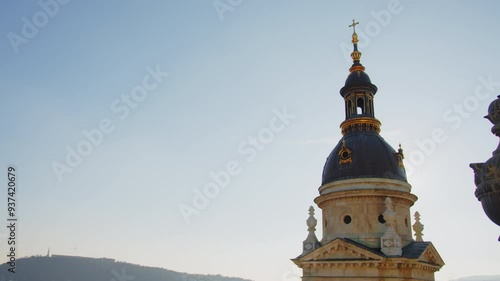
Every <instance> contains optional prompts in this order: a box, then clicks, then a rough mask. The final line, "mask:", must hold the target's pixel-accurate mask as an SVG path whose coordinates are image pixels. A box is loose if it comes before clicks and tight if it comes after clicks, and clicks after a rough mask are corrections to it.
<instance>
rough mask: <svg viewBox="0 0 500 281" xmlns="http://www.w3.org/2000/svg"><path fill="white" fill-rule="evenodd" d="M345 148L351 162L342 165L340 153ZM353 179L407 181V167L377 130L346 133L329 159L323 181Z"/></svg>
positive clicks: (324, 170) (324, 182)
mask: <svg viewBox="0 0 500 281" xmlns="http://www.w3.org/2000/svg"><path fill="white" fill-rule="evenodd" d="M344 141H345V143H343V142H344ZM343 147H345V148H346V149H348V150H349V151H350V158H351V162H347V163H343V164H340V160H341V159H340V156H339V152H340V151H341V150H342V149H343ZM353 178H387V179H395V180H401V181H404V182H406V181H407V180H406V172H405V170H404V168H403V167H401V166H399V165H398V160H397V157H396V151H395V150H394V149H393V148H392V147H391V146H390V145H389V144H388V143H387V142H386V141H385V140H384V139H383V138H382V137H381V136H380V135H379V134H377V133H375V132H359V133H353V134H348V135H346V136H344V137H343V138H342V139H341V140H340V141H339V143H338V144H337V146H335V148H334V149H333V151H332V152H331V153H330V155H329V156H328V158H327V160H326V163H325V167H324V169H323V182H322V184H326V183H330V182H334V181H338V180H345V179H353Z"/></svg>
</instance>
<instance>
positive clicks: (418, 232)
mask: <svg viewBox="0 0 500 281" xmlns="http://www.w3.org/2000/svg"><path fill="white" fill-rule="evenodd" d="M413 231H415V234H414V235H415V241H417V242H423V241H424V240H423V239H422V236H424V234H423V233H422V231H424V225H423V224H422V223H420V213H419V212H415V223H414V224H413Z"/></svg>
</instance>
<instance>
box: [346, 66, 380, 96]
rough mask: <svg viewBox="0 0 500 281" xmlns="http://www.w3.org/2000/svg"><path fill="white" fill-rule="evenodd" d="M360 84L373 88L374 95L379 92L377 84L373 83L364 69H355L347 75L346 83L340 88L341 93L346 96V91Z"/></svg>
mask: <svg viewBox="0 0 500 281" xmlns="http://www.w3.org/2000/svg"><path fill="white" fill-rule="evenodd" d="M359 86H364V87H368V88H370V89H371V90H372V92H373V95H375V93H377V90H378V89H377V86H375V85H373V84H372V81H371V80H370V76H368V74H366V72H364V71H353V72H351V73H350V74H349V76H347V79H346V80H345V85H344V87H342V89H340V94H341V95H342V96H344V94H345V92H346V91H347V90H348V89H349V88H352V87H359Z"/></svg>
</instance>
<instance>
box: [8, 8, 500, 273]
mask: <svg viewBox="0 0 500 281" xmlns="http://www.w3.org/2000/svg"><path fill="white" fill-rule="evenodd" d="M42 2H44V3H45V2H46V1H42ZM49 2H50V1H49ZM61 2H62V1H61ZM214 3H218V2H213V1H141V2H139V1H125V2H123V1H106V2H104V3H103V2H102V1H75V0H73V1H70V2H69V3H67V4H64V5H63V4H60V5H59V10H58V11H57V13H54V16H53V17H50V18H49V20H48V22H47V24H46V25H44V26H42V27H40V28H38V31H37V32H36V34H35V35H34V36H32V38H28V39H26V40H27V43H26V44H21V45H19V46H18V53H16V52H15V48H14V47H13V46H12V44H11V42H10V41H9V34H10V33H15V34H17V35H19V36H21V35H22V29H23V25H24V22H23V17H25V18H27V19H28V20H29V21H33V16H34V15H36V14H37V13H39V11H43V10H42V8H41V6H40V5H39V4H38V3H37V2H36V1H32V2H28V1H25V2H23V3H19V2H17V1H8V2H5V3H3V4H1V6H2V7H1V8H0V34H1V35H2V37H1V38H2V39H1V40H0V61H1V62H2V63H1V64H0V93H1V95H2V102H1V103H0V120H2V122H0V129H1V131H2V132H3V136H4V137H2V138H1V140H0V145H1V147H2V157H1V159H2V160H1V161H0V163H1V165H3V167H6V166H7V165H8V164H10V163H13V164H15V165H17V167H18V168H19V186H20V187H19V193H18V201H19V213H18V214H19V218H20V228H19V233H18V236H19V253H18V254H19V255H20V256H29V255H35V254H45V253H46V252H47V249H48V248H49V247H50V248H51V252H52V253H57V254H72V255H82V256H91V257H110V258H115V259H117V260H123V261H128V262H132V263H138V264H143V265H151V266H160V267H165V268H168V269H172V270H177V271H186V272H190V273H204V274H208V273H213V274H223V275H231V276H239V277H244V278H250V279H254V280H256V281H271V280H286V281H291V280H292V279H293V280H295V279H294V278H295V277H294V275H293V274H294V272H295V271H293V270H292V269H293V267H294V266H293V265H292V263H291V262H290V261H289V259H290V258H293V257H295V256H297V255H299V254H300V253H301V245H302V244H301V243H302V241H303V240H304V239H305V237H306V235H307V231H306V229H307V227H306V225H305V219H306V218H307V209H308V207H309V206H310V205H311V204H313V199H314V198H315V197H316V196H317V195H318V191H317V188H318V187H319V185H320V183H321V173H322V168H323V165H324V162H325V159H326V157H327V156H328V154H329V153H330V151H331V149H333V147H334V146H335V144H336V143H337V141H338V140H339V139H340V137H341V134H340V129H339V124H340V123H341V122H342V121H343V120H344V105H343V101H342V98H341V97H340V95H339V93H338V92H339V90H340V88H341V87H342V86H343V83H344V81H345V78H346V77H347V74H348V68H349V67H350V65H351V62H350V61H348V60H347V59H346V57H345V53H344V52H343V48H342V46H345V44H350V36H351V33H352V31H351V30H350V29H349V28H348V27H347V26H348V25H349V24H350V23H351V21H352V19H353V18H355V19H356V20H357V21H359V22H360V25H359V26H358V30H359V32H358V33H359V34H360V51H361V52H362V53H363V57H362V63H363V64H364V65H365V67H366V71H367V73H368V74H369V75H370V77H371V79H372V82H373V83H374V84H375V85H377V86H378V88H379V92H378V93H377V95H376V98H375V114H376V117H377V118H378V119H379V120H381V122H382V136H383V137H384V138H385V139H386V140H387V141H388V142H389V143H390V144H391V145H392V146H393V147H396V146H397V145H398V143H400V142H401V143H402V145H403V148H404V150H405V154H406V156H407V159H406V162H405V163H406V165H407V167H409V166H410V165H412V164H413V166H415V168H414V169H413V172H412V173H411V174H410V175H409V182H410V184H412V185H413V193H414V194H416V195H417V196H419V201H417V203H416V205H415V206H414V207H413V208H412V212H414V211H416V210H418V211H419V212H420V213H421V215H422V223H423V224H424V225H425V230H424V235H425V236H424V239H426V240H430V241H432V242H433V243H434V245H435V246H436V248H437V249H438V250H439V252H440V253H441V255H442V257H443V259H444V260H445V262H446V263H447V264H446V266H445V267H444V268H443V269H442V270H441V272H439V273H438V274H437V275H436V277H437V280H439V281H444V280H449V279H453V278H459V277H463V276H467V275H475V274H483V275H484V274H500V272H499V269H498V268H497V266H498V264H499V262H500V258H499V256H498V252H499V250H500V245H499V243H498V242H497V241H496V238H497V237H498V235H499V234H500V229H499V228H498V227H497V226H495V225H494V224H493V223H492V222H490V221H489V220H488V219H487V218H486V216H485V215H484V213H483V211H482V209H481V206H480V203H479V202H478V201H477V200H476V199H475V197H474V194H473V192H474V189H475V186H474V183H473V173H472V170H471V169H470V168H469V167H468V165H469V163H471V162H483V161H485V160H486V159H488V158H489V157H490V155H491V151H493V150H494V149H495V147H496V144H497V140H496V137H494V136H493V135H492V134H491V133H490V127H491V124H489V122H488V121H487V120H486V119H483V118H482V117H483V116H484V115H485V114H486V110H487V107H488V104H489V103H490V101H492V100H493V99H494V98H495V97H496V95H497V94H498V93H499V92H500V73H499V71H498V65H499V62H500V55H498V54H496V49H497V48H498V46H500V40H499V39H498V36H497V33H498V30H499V28H500V20H499V19H498V11H499V8H500V4H499V3H497V2H496V1H474V2H472V1H440V2H438V3H436V2H435V1H434V2H432V1H410V0H401V1H399V5H397V6H396V8H392V10H394V9H396V13H392V14H391V18H390V20H387V19H386V20H385V21H380V20H379V21H377V15H380V11H382V10H384V11H386V12H385V13H390V12H387V11H389V10H390V9H389V8H388V5H389V6H390V5H392V4H391V3H393V1H356V2H354V1H313V2H311V1H300V0H288V1H245V0H243V1H241V4H239V5H237V6H235V7H233V8H232V10H231V11H227V12H225V13H224V14H223V15H222V16H221V17H219V15H218V14H217V12H216V10H215V9H214ZM221 3H226V1H225V0H221ZM232 3H238V2H237V1H234V2H232ZM383 13H384V12H383ZM221 18H222V20H221ZM377 27H378V28H379V29H376V28H377ZM370 28H372V29H370ZM373 28H374V29H373ZM362 34H367V35H365V36H362ZM148 66H149V67H151V68H153V69H154V68H156V67H157V66H158V67H159V68H160V69H161V71H164V72H168V73H169V75H168V77H166V78H164V79H163V81H161V83H159V84H158V86H157V87H156V88H154V90H151V91H149V92H148V94H147V96H146V97H145V98H144V100H143V101H141V102H139V103H138V106H137V108H135V109H131V111H130V114H129V115H128V116H127V117H126V118H124V119H123V120H121V119H120V118H119V116H120V114H117V113H116V111H114V110H113V109H112V104H113V102H114V101H115V100H117V99H118V100H119V99H120V98H121V96H122V95H130V93H131V90H132V89H133V88H134V87H136V86H138V85H142V83H143V82H142V81H143V78H144V77H145V76H146V75H148V71H147V70H146V68H147V67H148ZM481 77H484V79H486V80H488V77H491V78H490V79H491V80H492V81H495V82H494V83H493V84H494V85H493V89H492V90H491V91H488V90H487V89H486V88H484V89H483V90H482V91H481V93H482V94H483V95H484V96H485V98H484V99H481V100H479V99H477V98H476V99H475V101H477V104H473V102H474V98H473V97H474V91H475V89H476V87H477V86H478V85H481V81H482V80H481V79H482V78H481ZM496 81H498V83H497V82H496ZM495 83H496V84H495ZM464 101H468V102H472V103H471V104H470V105H469V107H468V108H469V109H470V110H469V111H468V112H466V113H467V114H466V115H463V116H462V117H458V116H460V115H458V113H456V112H455V111H456V109H455V107H454V105H457V104H463V103H464ZM123 104H124V103H120V105H123ZM285 107H286V109H287V112H289V113H290V114H293V115H295V118H294V119H293V120H291V121H290V122H289V124H288V125H286V126H285V128H284V129H283V131H281V132H277V133H275V135H274V138H272V140H271V141H270V142H269V143H268V144H266V145H265V148H264V149H263V150H262V151H258V152H257V153H256V156H255V159H251V161H247V158H248V154H242V153H240V152H239V151H238V147H239V146H240V145H241V144H242V143H243V142H245V141H247V139H248V137H249V136H255V135H257V134H258V133H259V132H260V131H261V130H262V129H264V128H267V127H269V122H270V121H271V120H272V119H273V118H274V117H273V116H275V113H273V110H278V111H282V110H283V108H285ZM443 115H445V116H446V117H443ZM106 118H108V119H109V120H111V122H112V124H113V125H114V126H115V129H114V131H113V132H111V133H109V134H104V138H103V140H102V142H101V143H100V144H99V145H98V146H94V147H93V150H92V152H91V153H90V154H89V155H88V156H86V157H83V160H82V162H81V164H79V165H78V166H77V167H75V168H74V171H73V172H71V173H66V174H64V175H63V181H62V183H61V182H59V181H58V178H57V176H56V175H55V173H54V171H53V168H52V164H53V163H54V161H57V162H60V163H64V162H65V157H66V154H67V151H66V149H65V148H66V147H67V146H69V147H71V148H73V149H76V146H77V145H78V144H79V143H80V142H81V141H83V140H85V136H84V135H83V134H82V130H91V129H96V128H98V126H99V122H101V120H103V119H106ZM459 122H460V124H459ZM435 128H440V129H441V130H442V131H443V132H444V134H445V135H446V141H444V142H443V143H440V144H436V147H435V149H433V151H431V152H430V153H429V155H426V156H425V158H424V159H423V160H422V161H421V162H422V163H417V162H418V161H417V162H415V161H416V160H415V159H417V158H415V159H413V162H410V161H412V160H411V159H410V158H411V157H410V156H411V155H412V153H413V155H417V154H418V153H419V152H418V151H421V150H422V149H420V148H419V146H418V145H417V142H418V141H422V140H424V139H426V138H430V137H431V135H432V131H433V130H434V129H435ZM243 146H245V144H244V143H243ZM248 147H250V146H248ZM248 147H246V148H248ZM415 157H417V156H415ZM417 160H418V159H417ZM230 161H235V162H236V163H238V164H239V165H240V168H241V173H240V174H238V175H236V176H232V177H231V182H230V184H229V185H228V186H227V187H226V188H224V189H222V190H221V191H220V193H219V194H218V195H217V196H216V197H215V198H212V199H210V200H209V201H210V203H209V205H208V206H207V207H206V208H204V209H203V210H200V213H199V214H198V215H193V216H191V217H190V223H189V224H187V223H186V222H185V221H184V219H183V217H182V215H181V213H180V211H179V206H180V204H191V205H192V199H193V196H194V195H193V194H194V193H193V189H198V190H202V189H203V187H204V186H205V185H207V184H208V183H210V182H212V179H211V177H210V176H209V173H210V172H212V171H214V172H215V171H220V170H222V169H224V168H225V166H226V164H227V163H229V162H230ZM1 196H5V195H1ZM2 202H3V203H1V204H0V210H5V205H4V204H5V202H4V201H2ZM2 206H4V207H2ZM317 214H318V216H317V217H318V218H319V217H320V215H319V214H320V212H319V210H317ZM5 216H6V213H5V212H4V213H1V212H0V217H5ZM317 233H318V236H321V230H320V229H318V232H317ZM5 246H6V245H5V242H2V244H1V246H0V249H1V251H3V252H4V251H6V249H5ZM470 257H472V258H471V259H469V260H467V258H470ZM464 260H467V265H465V262H464ZM111 277H112V276H111ZM111 277H110V278H111Z"/></svg>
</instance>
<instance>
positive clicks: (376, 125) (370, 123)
mask: <svg viewBox="0 0 500 281" xmlns="http://www.w3.org/2000/svg"><path fill="white" fill-rule="evenodd" d="M380 125H382V123H380V121H378V120H377V119H375V118H371V117H357V118H352V119H348V120H345V121H344V122H342V123H341V124H340V129H341V130H342V135H345V134H347V133H351V132H354V131H363V130H366V131H374V132H376V133H377V134H378V133H380Z"/></svg>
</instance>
